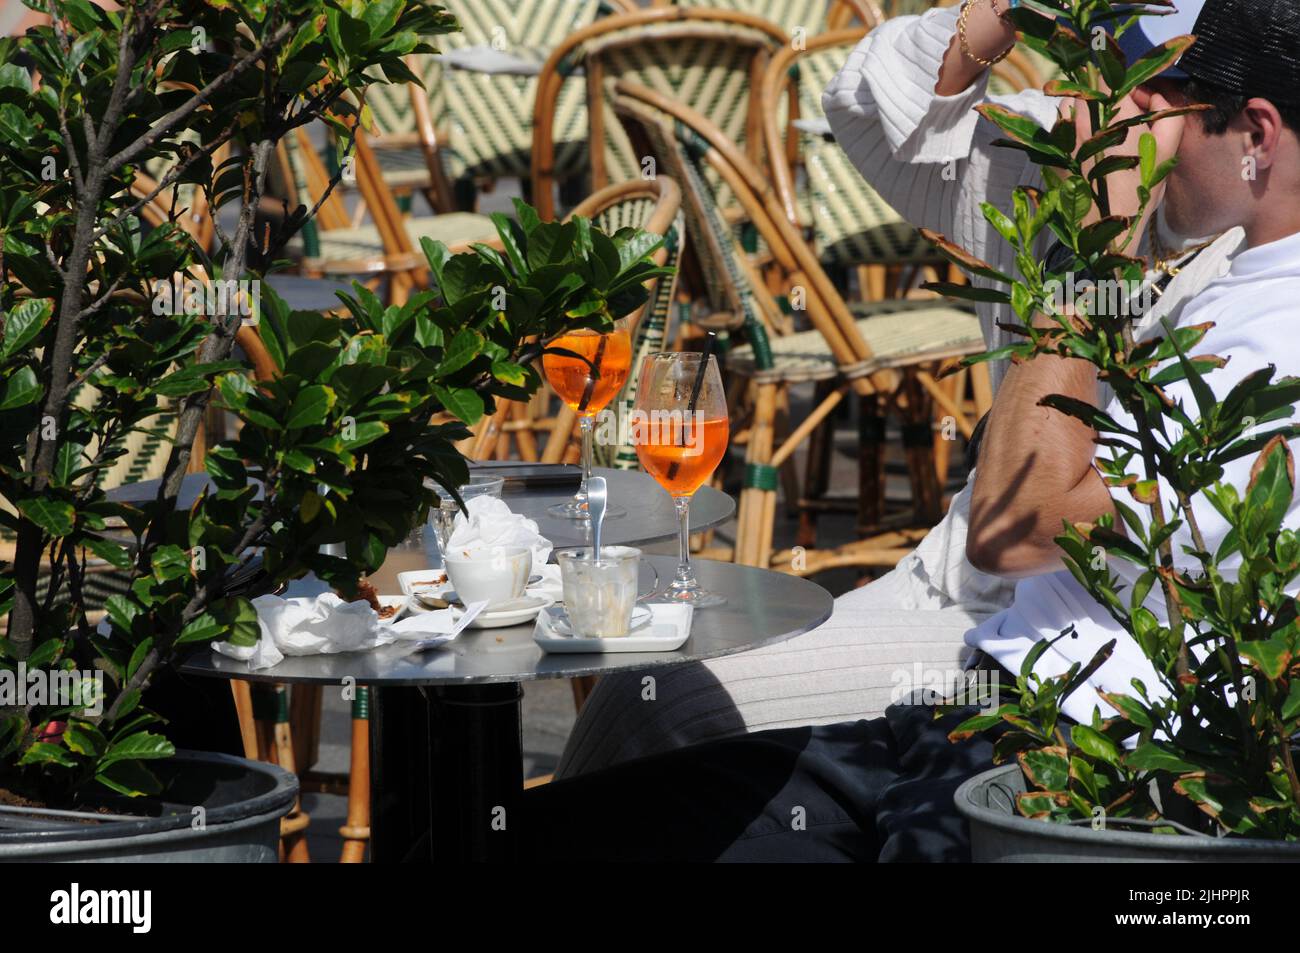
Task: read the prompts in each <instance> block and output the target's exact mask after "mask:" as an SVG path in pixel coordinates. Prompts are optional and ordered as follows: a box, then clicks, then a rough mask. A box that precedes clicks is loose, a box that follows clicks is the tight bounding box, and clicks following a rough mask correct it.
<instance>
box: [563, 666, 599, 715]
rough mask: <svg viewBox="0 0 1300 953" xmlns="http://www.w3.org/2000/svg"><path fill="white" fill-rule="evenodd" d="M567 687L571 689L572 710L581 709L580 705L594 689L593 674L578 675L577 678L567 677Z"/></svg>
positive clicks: (583, 703) (577, 710) (584, 702)
mask: <svg viewBox="0 0 1300 953" xmlns="http://www.w3.org/2000/svg"><path fill="white" fill-rule="evenodd" d="M569 687H570V688H571V689H573V710H574V711H575V712H580V711H582V706H583V705H585V704H587V699H588V698H590V697H591V693H592V692H593V691H595V690H596V676H595V675H580V676H578V677H577V678H571V679H569Z"/></svg>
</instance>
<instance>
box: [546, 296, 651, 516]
mask: <svg viewBox="0 0 1300 953" xmlns="http://www.w3.org/2000/svg"><path fill="white" fill-rule="evenodd" d="M566 351H567V352H569V353H568V354H566V353H563V352H566ZM575 355H577V356H575ZM631 369H632V335H631V333H630V328H629V322H628V320H627V319H626V318H622V319H620V320H618V321H616V322H614V328H613V330H611V331H609V332H607V333H601V332H600V331H595V330H592V329H590V328H580V329H579V330H576V331H570V332H569V333H567V334H563V335H561V336H560V337H558V338H555V339H554V340H553V341H551V343H550V344H548V345H547V346H546V350H545V351H544V352H543V354H542V371H543V372H544V373H545V374H546V380H547V382H548V383H549V384H550V385H551V387H552V388H553V389H554V390H555V393H556V394H558V395H559V397H560V400H562V401H564V402H565V403H566V404H568V405H569V406H570V407H572V408H573V410H574V411H575V412H577V414H578V424H579V426H580V427H581V428H582V485H581V486H580V487H578V492H577V493H575V494H574V496H573V499H571V500H568V501H566V502H564V503H557V504H555V505H554V506H551V507H548V508H547V512H548V513H550V514H551V515H552V516H559V517H563V518H568V519H579V520H585V519H589V518H590V517H589V515H588V513H587V481H588V480H589V479H591V436H592V429H593V427H594V424H595V419H596V415H597V414H599V413H600V412H601V411H602V410H604V409H605V407H606V405H608V404H609V402H610V401H611V400H613V399H614V397H615V396H616V395H617V394H618V392H619V391H620V390H622V389H623V382H624V381H626V380H627V375H628V372H629V371H630V370H631ZM625 512H626V511H625V510H620V509H617V508H616V507H612V506H611V507H609V508H607V509H606V511H605V516H606V517H610V516H622V515H623V514H624V513H625Z"/></svg>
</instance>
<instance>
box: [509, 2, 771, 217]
mask: <svg viewBox="0 0 1300 953" xmlns="http://www.w3.org/2000/svg"><path fill="white" fill-rule="evenodd" d="M788 43H789V38H788V37H787V36H786V34H785V33H784V31H782V30H781V29H780V28H779V27H777V26H775V25H773V24H771V23H769V22H768V21H766V20H763V19H761V18H759V17H756V16H753V15H751V14H746V13H739V12H736V11H734V10H716V9H705V8H699V9H694V8H691V9H687V8H680V7H656V8H650V9H645V10H638V11H636V12H635V13H623V14H615V15H613V16H609V17H605V18H603V19H601V20H598V21H596V22H595V23H593V24H592V25H591V26H589V27H586V28H585V29H582V30H579V31H578V32H576V33H574V34H572V35H571V36H569V37H568V38H567V39H566V40H565V41H564V42H563V43H561V44H560V45H559V46H557V47H556V48H555V49H554V50H552V52H551V55H550V57H549V58H548V59H547V61H546V63H545V64H544V65H543V67H542V73H541V76H540V77H539V78H538V88H537V103H536V111H535V114H534V118H533V156H532V194H533V201H534V203H535V205H536V206H537V210H538V213H539V214H540V215H541V216H542V218H544V219H545V218H553V217H554V216H555V200H554V193H553V189H554V187H555V184H556V182H557V181H558V179H559V176H560V169H561V166H560V160H561V158H562V156H561V155H560V152H559V143H560V141H561V140H560V132H559V130H560V117H559V114H558V112H557V110H556V108H555V103H556V99H557V97H558V95H559V92H560V90H561V89H562V88H563V87H564V85H565V79H566V77H569V76H570V75H572V74H573V73H574V72H575V71H576V70H577V69H578V68H581V69H582V70H583V71H584V73H585V80H586V101H587V120H588V129H587V141H588V142H589V143H590V144H591V145H590V149H589V151H590V161H591V188H592V190H593V191H598V190H599V189H601V188H604V187H605V186H606V185H608V184H610V183H611V182H624V181H628V180H630V179H636V178H642V177H645V176H647V175H651V176H652V175H653V174H654V171H655V170H653V169H650V168H648V167H647V166H646V164H645V161H646V159H647V157H646V156H645V155H644V154H643V153H641V152H639V151H638V150H637V149H635V148H634V147H633V145H632V143H631V142H630V141H629V140H628V138H627V135H626V133H625V132H624V130H623V129H622V127H621V125H620V124H619V122H618V120H617V118H616V117H615V116H614V114H613V112H612V101H613V87H614V84H615V83H616V82H618V81H619V80H622V79H627V80H630V81H633V82H636V83H639V84H641V85H643V86H647V87H649V88H651V89H655V90H658V91H660V92H663V93H666V94H669V95H671V96H673V97H675V98H677V99H678V100H680V101H681V102H684V103H686V104H687V105H689V106H690V107H691V108H692V109H694V110H695V111H697V112H698V113H700V114H701V115H704V116H707V117H708V118H709V120H710V121H712V122H713V123H714V124H715V125H717V126H718V127H719V128H720V129H722V130H723V131H724V132H725V133H726V134H727V135H728V137H730V138H731V140H732V141H733V142H736V143H737V144H738V145H740V147H741V148H744V149H747V150H750V154H751V155H752V157H753V158H754V159H757V158H758V157H759V154H760V153H759V151H758V150H759V148H760V118H761V117H760V116H759V111H758V101H757V97H756V96H754V95H752V93H753V91H754V90H755V89H756V88H757V83H758V79H759V77H760V76H761V75H762V72H763V69H764V68H765V67H766V64H767V62H768V61H769V60H770V59H771V57H772V56H773V55H775V53H776V52H777V50H779V49H780V48H781V47H783V46H785V45H787V44H788ZM709 174H710V175H712V173H711V172H710V173H709ZM714 184H715V185H716V187H717V188H718V189H719V190H720V192H721V194H722V207H723V209H724V213H726V214H730V213H732V212H733V211H734V210H735V208H736V206H735V202H734V201H732V200H731V199H729V198H728V197H727V196H726V190H725V186H724V185H723V183H721V182H720V181H715V183H714Z"/></svg>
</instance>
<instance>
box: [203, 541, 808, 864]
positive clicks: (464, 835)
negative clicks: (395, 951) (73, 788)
mask: <svg viewBox="0 0 1300 953" xmlns="http://www.w3.org/2000/svg"><path fill="white" fill-rule="evenodd" d="M693 565H694V566H695V571H696V574H697V575H698V577H699V580H700V583H701V584H702V585H703V586H705V587H706V588H708V589H711V590H714V591H716V592H719V593H721V594H723V595H725V596H726V597H727V604H726V605H724V606H719V607H716V608H709V609H701V610H697V611H696V613H695V615H694V619H693V622H692V626H691V635H690V638H689V639H688V640H687V641H686V643H685V644H684V645H683V646H682V647H681V648H680V649H678V650H677V651H675V652H662V653H609V654H590V655H552V654H547V653H544V652H543V651H542V650H541V649H540V648H539V647H538V646H537V644H536V643H535V642H534V641H533V628H534V626H533V623H531V622H530V623H527V624H525V625H518V626H512V627H510V628H501V629H470V630H467V631H466V632H464V633H462V634H461V635H460V636H459V637H458V638H457V639H456V640H455V641H454V642H450V643H447V644H446V645H444V646H441V647H439V648H437V649H434V650H431V651H427V652H415V653H413V652H412V651H411V648H410V646H404V645H400V644H395V645H387V646H383V647H381V648H379V649H375V650H372V651H368V652H353V653H347V654H338V655H316V656H310V657H292V658H286V659H285V660H284V661H283V662H281V663H280V664H278V665H275V666H273V667H271V668H266V669H260V670H258V671H250V670H249V668H248V666H247V664H246V663H244V662H239V661H236V660H234V659H230V658H227V657H225V656H221V655H218V654H217V653H215V652H212V651H210V650H204V651H200V652H198V653H196V654H195V655H194V656H193V657H192V658H191V659H190V660H189V661H187V662H186V663H185V664H184V666H183V667H182V671H184V672H186V673H189V674H193V675H208V676H218V677H225V678H237V679H247V680H250V681H261V682H287V683H291V684H292V683H303V684H309V685H333V686H336V687H342V686H344V685H353V686H355V685H368V686H370V687H371V710H370V737H371V762H370V765H371V768H370V771H371V805H372V806H371V842H370V849H371V859H372V860H373V861H374V862H376V863H385V862H396V861H403V860H412V861H430V860H436V861H439V862H442V861H449V862H459V861H463V860H494V861H509V860H513V859H515V857H516V841H515V836H514V835H515V833H516V828H515V827H512V826H511V824H512V820H511V819H512V818H515V817H517V816H518V812H517V810H516V808H517V807H518V806H519V803H520V798H521V797H522V795H523V781H524V779H523V746H522V736H521V713H520V701H521V699H522V698H523V688H522V683H523V682H527V681H533V680H536V679H543V678H573V677H576V676H581V675H606V674H609V673H612V672H629V671H648V672H653V671H654V670H655V669H659V668H663V667H664V666H668V665H676V664H680V663H682V662H690V661H696V660H701V659H710V658H717V657H719V656H723V655H730V654H732V653H735V652H742V651H744V650H746V649H752V648H757V647H758V646H762V645H768V644H771V643H774V642H779V641H782V640H784V639H788V638H791V637H792V636H796V635H799V634H800V633H803V632H807V631H809V630H810V629H813V628H816V627H817V626H818V625H820V624H821V623H822V622H824V621H826V619H827V618H829V617H830V614H831V606H832V599H831V595H830V593H828V592H827V591H826V590H825V589H823V588H822V587H821V586H818V585H817V584H815V583H812V582H809V581H808V580H806V579H801V578H799V577H797V576H790V575H785V574H783V573H777V572H772V571H771V570H767V569H757V568H753V567H749V566H737V565H733V564H731V563H722V562H716V561H713V560H705V559H702V560H696V561H694V562H693ZM675 568H676V559H675V557H668V556H646V557H644V558H643V561H642V572H643V577H642V582H641V585H642V590H641V591H642V592H646V591H648V590H649V589H650V587H651V586H652V585H653V583H652V582H650V581H649V580H648V579H647V577H648V576H655V577H657V578H658V579H661V580H663V581H665V582H666V581H667V580H669V579H671V578H672V575H673V571H674V569H675ZM503 825H504V827H503Z"/></svg>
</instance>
